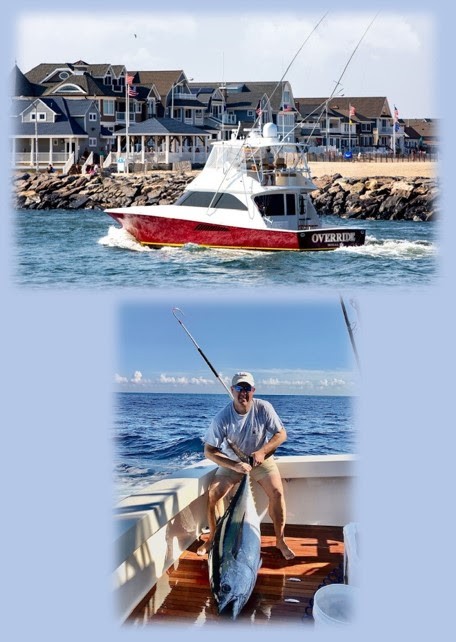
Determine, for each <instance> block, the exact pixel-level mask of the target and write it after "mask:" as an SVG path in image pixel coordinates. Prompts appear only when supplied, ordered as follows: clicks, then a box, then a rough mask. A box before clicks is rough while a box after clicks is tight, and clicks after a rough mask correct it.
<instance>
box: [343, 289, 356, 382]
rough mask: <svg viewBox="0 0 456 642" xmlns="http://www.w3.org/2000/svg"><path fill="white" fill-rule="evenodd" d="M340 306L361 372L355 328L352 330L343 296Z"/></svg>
mask: <svg viewBox="0 0 456 642" xmlns="http://www.w3.org/2000/svg"><path fill="white" fill-rule="evenodd" d="M340 305H341V308H342V313H343V315H344V319H345V325H346V326H347V330H348V334H349V337H350V342H351V345H352V348H353V352H354V354H355V359H356V363H357V364H358V369H359V371H361V364H360V361H359V355H358V349H357V347H356V342H355V337H354V335H353V328H352V324H351V323H350V319H349V318H348V314H347V308H346V307H345V303H344V300H343V298H342V295H341V296H340Z"/></svg>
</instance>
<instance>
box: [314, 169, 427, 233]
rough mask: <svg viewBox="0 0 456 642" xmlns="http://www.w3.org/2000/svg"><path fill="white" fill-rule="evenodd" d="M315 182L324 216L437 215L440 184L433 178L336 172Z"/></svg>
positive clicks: (411, 218)
mask: <svg viewBox="0 0 456 642" xmlns="http://www.w3.org/2000/svg"><path fill="white" fill-rule="evenodd" d="M313 181H314V183H315V185H316V186H317V187H318V190H315V191H314V192H312V195H311V196H312V199H313V203H314V205H315V207H316V209H317V211H318V213H319V214H320V215H324V214H335V215H336V216H340V217H343V218H358V219H381V220H409V221H433V220H435V219H436V216H437V207H438V203H437V200H438V186H437V182H436V181H435V180H434V179H431V178H419V177H414V178H410V177H408V178H404V177H390V176H378V177H369V178H343V177H342V176H341V174H334V175H332V176H329V175H327V176H322V177H320V178H314V179H313Z"/></svg>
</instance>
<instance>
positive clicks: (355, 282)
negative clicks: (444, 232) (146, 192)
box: [12, 210, 438, 289]
mask: <svg viewBox="0 0 456 642" xmlns="http://www.w3.org/2000/svg"><path fill="white" fill-rule="evenodd" d="M14 216H15V223H16V224H15V226H14V235H15V239H14V254H15V264H14V266H13V275H12V276H13V282H14V284H15V285H19V286H25V287H31V288H51V289H58V288H62V289H72V288H84V289H99V288H103V289H109V288H119V287H128V288H165V289H166V288H169V287H178V288H194V287H197V288H200V289H202V288H214V286H218V287H225V288H228V287H231V286H233V284H235V285H236V287H243V286H244V287H256V286H258V285H261V286H266V287H268V286H271V287H274V286H281V287H286V286H288V287H294V286H296V285H299V286H302V285H306V286H309V287H312V288H320V289H325V288H328V289H333V288H334V287H338V288H343V287H350V288H365V287H372V286H375V287H382V286H385V287H388V288H390V287H391V286H392V284H394V287H396V288H398V287H401V286H402V287H404V288H406V289H408V288H409V287H417V286H421V285H423V286H424V285H429V284H432V283H433V282H434V280H435V278H436V276H437V269H438V268H437V264H438V249H437V226H436V224H435V223H414V222H410V221H359V222H356V221H346V220H344V219H339V218H338V217H334V216H326V217H323V219H322V224H323V225H326V226H340V227H341V228H343V227H347V226H350V227H352V226H358V227H363V228H365V229H366V231H367V239H366V244H365V245H364V246H362V247H357V248H340V249H337V250H335V251H331V252H255V251H248V250H219V249H207V248H201V247H198V246H195V245H188V246H185V247H183V248H161V249H151V248H145V247H142V246H141V245H140V244H139V243H137V242H136V241H135V240H134V239H133V238H132V237H131V236H130V235H129V234H128V233H127V232H125V231H124V230H122V228H121V227H120V226H119V225H118V224H117V223H116V222H115V221H113V220H112V219H111V218H110V217H109V216H108V215H107V214H105V213H104V212H102V211H94V210H18V211H16V212H15V213H14Z"/></svg>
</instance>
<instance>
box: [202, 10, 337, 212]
mask: <svg viewBox="0 0 456 642" xmlns="http://www.w3.org/2000/svg"><path fill="white" fill-rule="evenodd" d="M328 13H329V12H328V11H327V12H326V13H325V14H324V15H323V16H322V17H321V18H320V20H319V21H318V22H317V24H316V25H315V26H314V28H313V29H312V31H311V32H310V33H309V34H308V35H307V36H306V38H305V39H304V42H303V43H302V45H301V46H300V47H299V49H298V50H297V52H296V53H295V55H294V56H293V58H292V59H291V61H290V63H289V65H288V67H287V68H286V69H285V71H284V72H283V74H282V78H281V79H280V80H279V81H278V83H277V84H276V86H275V87H274V89H273V91H272V94H271V95H270V96H268V99H267V101H266V103H265V105H264V108H265V109H266V108H267V107H268V106H269V105H270V104H271V99H272V97H273V96H274V94H275V93H276V91H277V89H278V88H279V87H280V86H281V85H282V82H283V80H284V78H285V76H286V74H287V73H288V71H289V69H290V67H291V66H292V65H293V63H294V61H295V60H296V58H297V57H298V56H299V54H300V53H301V51H302V49H303V48H304V46H305V45H306V43H307V41H308V40H309V39H310V37H311V36H312V35H313V33H314V32H315V31H316V30H317V29H318V27H319V26H320V25H321V23H322V22H323V20H324V19H325V18H326V16H327V15H328ZM224 102H225V99H224ZM259 110H260V112H261V104H260V107H259ZM261 118H262V113H260V114H258V116H257V117H256V119H255V121H254V123H253V127H252V131H253V130H254V129H255V128H256V127H257V125H258V124H259V123H260V121H261ZM241 153H242V150H239V152H238V154H237V155H236V157H235V158H233V160H232V161H231V163H230V166H229V169H228V172H229V170H230V169H231V168H232V167H233V165H234V163H235V162H236V161H237V157H238V156H240V155H241ZM228 172H226V173H228ZM224 181H225V178H222V180H221V181H220V184H219V186H218V188H217V191H216V192H215V194H214V196H213V197H212V199H211V202H210V203H209V205H208V207H207V211H208V213H209V210H210V209H211V207H212V205H213V203H214V202H215V200H216V198H217V196H218V194H219V192H220V190H221V188H222V185H223V183H224Z"/></svg>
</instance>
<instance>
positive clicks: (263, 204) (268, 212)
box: [255, 194, 285, 217]
mask: <svg viewBox="0 0 456 642" xmlns="http://www.w3.org/2000/svg"><path fill="white" fill-rule="evenodd" d="M255 203H256V205H257V207H258V209H259V210H260V212H261V215H262V216H268V217H270V216H283V215H284V214H285V199H284V195H283V194H262V195H261V196H257V197H256V198H255Z"/></svg>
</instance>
